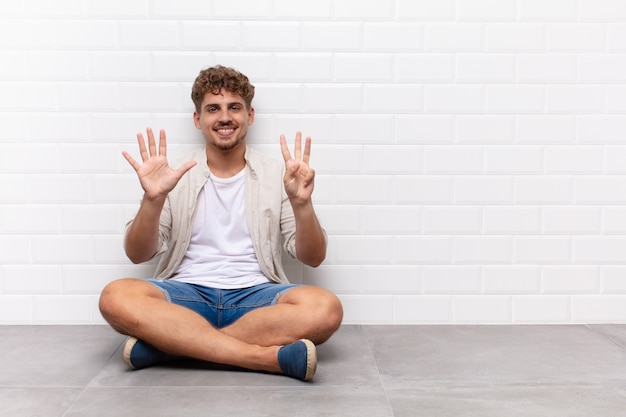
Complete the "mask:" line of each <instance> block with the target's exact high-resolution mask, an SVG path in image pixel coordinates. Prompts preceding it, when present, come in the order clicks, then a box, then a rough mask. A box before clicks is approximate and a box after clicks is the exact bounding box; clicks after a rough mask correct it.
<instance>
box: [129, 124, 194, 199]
mask: <svg viewBox="0 0 626 417" xmlns="http://www.w3.org/2000/svg"><path fill="white" fill-rule="evenodd" d="M147 134H148V147H147V148H146V143H145V141H144V138H143V135H142V134H141V133H138V134H137V141H138V143H139V151H140V153H141V159H142V161H143V164H140V163H138V162H137V161H136V160H135V159H133V157H132V156H130V154H129V153H128V152H123V155H124V158H126V160H127V161H128V163H130V165H131V166H132V167H133V168H134V169H135V171H136V172H137V176H138V177H139V182H140V183H141V187H142V188H143V190H144V191H145V193H146V197H147V198H158V197H164V196H166V195H167V194H168V193H169V192H170V191H172V190H173V189H174V187H175V186H176V184H177V183H178V181H179V180H180V179H181V177H182V176H183V175H184V174H185V173H186V172H187V171H189V170H190V169H191V168H192V167H193V166H194V165H196V162H195V161H189V162H187V163H186V164H184V165H183V166H182V167H180V168H178V169H172V168H171V167H170V165H169V163H168V161H167V142H166V138H165V131H163V130H161V132H160V137H159V147H158V152H157V146H156V142H155V140H154V134H153V133H152V129H149V128H148V129H147Z"/></svg>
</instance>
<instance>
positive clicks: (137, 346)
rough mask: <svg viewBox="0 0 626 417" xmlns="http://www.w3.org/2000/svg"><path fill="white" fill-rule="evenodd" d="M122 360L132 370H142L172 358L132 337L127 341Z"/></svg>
mask: <svg viewBox="0 0 626 417" xmlns="http://www.w3.org/2000/svg"><path fill="white" fill-rule="evenodd" d="M122 358H123V359H124V363H125V364H126V366H128V367H129V368H130V369H141V368H147V367H149V366H152V365H156V364H157V363H160V362H165V361H167V360H168V359H169V358H170V355H168V354H167V353H165V352H161V351H160V350H158V349H157V348H155V347H153V346H152V345H149V344H147V343H146V342H143V341H141V340H139V339H137V338H135V337H132V336H131V337H129V338H128V340H126V344H125V345H124V353H123V354H122Z"/></svg>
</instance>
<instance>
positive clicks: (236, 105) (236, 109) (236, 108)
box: [230, 104, 241, 111]
mask: <svg viewBox="0 0 626 417" xmlns="http://www.w3.org/2000/svg"><path fill="white" fill-rule="evenodd" d="M230 109H231V110H232V111H239V110H241V106H240V105H238V104H235V105H234V106H232V107H231V108H230Z"/></svg>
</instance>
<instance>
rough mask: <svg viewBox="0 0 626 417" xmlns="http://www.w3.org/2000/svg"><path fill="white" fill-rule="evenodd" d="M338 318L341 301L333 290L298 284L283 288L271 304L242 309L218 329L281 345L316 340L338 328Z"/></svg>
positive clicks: (255, 341)
mask: <svg viewBox="0 0 626 417" xmlns="http://www.w3.org/2000/svg"><path fill="white" fill-rule="evenodd" d="M342 318H343V309H342V307H341V302H340V301H339V299H338V298H337V297H336V296H335V295H334V294H332V293H331V292H329V291H327V290H325V289H322V288H318V287H313V286H302V287H295V288H292V289H290V290H289V291H287V292H285V293H284V294H283V295H282V296H281V297H280V298H279V300H278V303H276V304H275V305H272V306H268V307H263V308H259V309H257V310H254V311H251V312H249V313H246V314H245V315H243V316H242V317H241V318H240V319H239V320H237V321H236V322H235V323H233V324H231V325H230V326H227V327H225V328H223V329H221V330H222V331H223V332H224V333H226V334H228V335H230V336H233V337H235V338H237V339H239V340H242V341H245V342H247V343H253V344H256V345H261V346H273V345H285V344H288V343H292V342H294V341H296V340H299V339H303V338H304V339H309V340H311V341H313V342H314V343H315V344H320V343H323V342H325V341H326V340H328V338H329V337H330V336H331V335H332V334H333V333H334V332H335V331H336V330H337V329H338V328H339V326H340V325H341V320H342Z"/></svg>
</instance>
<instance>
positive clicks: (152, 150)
mask: <svg viewBox="0 0 626 417" xmlns="http://www.w3.org/2000/svg"><path fill="white" fill-rule="evenodd" d="M146 132H147V133H148V149H149V150H150V156H155V155H156V142H155V141H154V133H153V132H152V129H150V128H148V129H146Z"/></svg>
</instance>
